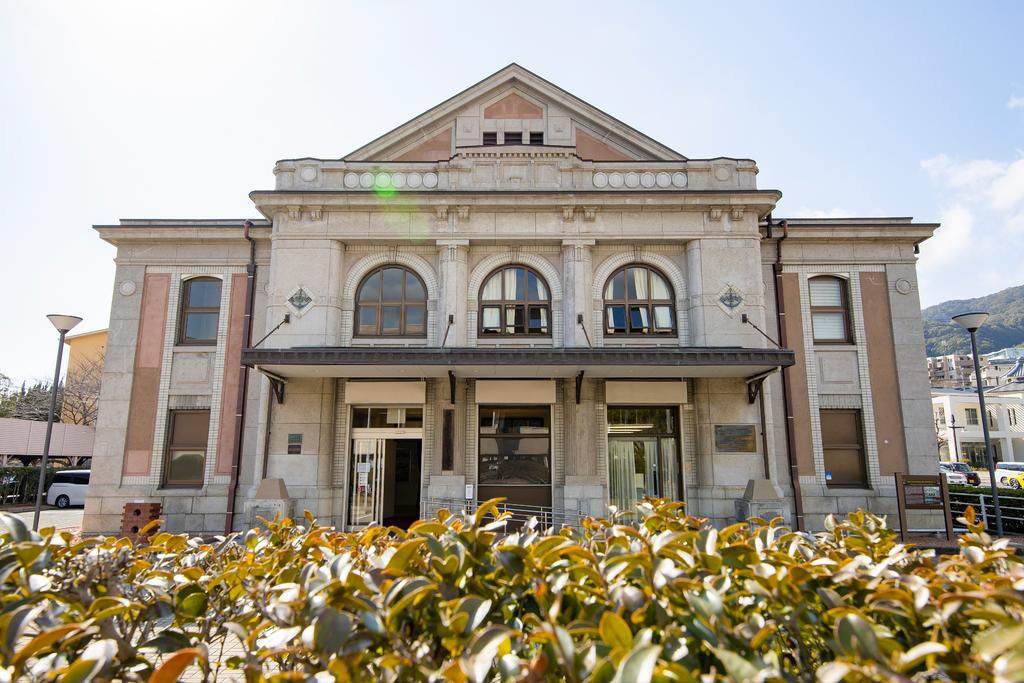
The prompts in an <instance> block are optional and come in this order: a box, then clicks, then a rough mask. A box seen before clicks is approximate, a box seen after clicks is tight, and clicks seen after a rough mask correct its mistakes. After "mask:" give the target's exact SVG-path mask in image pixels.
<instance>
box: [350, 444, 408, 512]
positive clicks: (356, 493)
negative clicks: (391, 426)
mask: <svg viewBox="0 0 1024 683" xmlns="http://www.w3.org/2000/svg"><path fill="white" fill-rule="evenodd" d="M422 455H423V442H422V440H421V439H418V438H417V439H409V438H389V437H356V438H353V439H352V468H351V471H350V473H349V499H348V505H349V509H348V526H349V527H350V528H351V527H365V526H368V525H370V524H373V523H378V524H383V525H385V526H397V527H401V528H403V529H407V528H408V527H409V525H410V524H412V523H413V522H414V521H416V520H417V519H419V516H420V470H421V467H422Z"/></svg>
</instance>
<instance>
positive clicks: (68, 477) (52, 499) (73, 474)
mask: <svg viewBox="0 0 1024 683" xmlns="http://www.w3.org/2000/svg"><path fill="white" fill-rule="evenodd" d="M87 488H89V470H61V471H60V472H57V473H56V474H54V475H53V481H52V482H51V483H50V488H49V489H47V491H46V504H47V505H56V506H57V507H59V508H66V507H69V506H71V505H85V490H86V489H87Z"/></svg>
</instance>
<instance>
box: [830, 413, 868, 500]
mask: <svg viewBox="0 0 1024 683" xmlns="http://www.w3.org/2000/svg"><path fill="white" fill-rule="evenodd" d="M821 446H822V449H823V451H824V456H825V483H826V484H827V485H828V486H832V487H837V488H839V487H854V488H863V487H866V486H867V485H868V468H867V462H866V461H865V458H864V434H863V429H862V427H861V417H860V411H859V410H833V409H828V410H822V411H821Z"/></svg>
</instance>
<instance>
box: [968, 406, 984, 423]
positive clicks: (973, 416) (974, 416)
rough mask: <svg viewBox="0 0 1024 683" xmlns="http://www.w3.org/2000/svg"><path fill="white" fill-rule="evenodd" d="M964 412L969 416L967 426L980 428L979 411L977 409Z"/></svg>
mask: <svg viewBox="0 0 1024 683" xmlns="http://www.w3.org/2000/svg"><path fill="white" fill-rule="evenodd" d="M964 412H965V413H966V414H967V424H969V425H974V426H978V425H979V424H981V423H980V422H978V409H977V408H965V409H964Z"/></svg>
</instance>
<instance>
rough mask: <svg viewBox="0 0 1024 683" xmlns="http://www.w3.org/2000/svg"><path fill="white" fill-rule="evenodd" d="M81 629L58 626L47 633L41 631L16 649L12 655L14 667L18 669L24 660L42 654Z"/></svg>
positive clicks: (74, 625) (74, 626)
mask: <svg viewBox="0 0 1024 683" xmlns="http://www.w3.org/2000/svg"><path fill="white" fill-rule="evenodd" d="M81 628H82V627H81V626H80V625H78V624H71V625H69V626H58V627H57V628H53V629H50V630H49V631H43V632H42V633H40V634H39V635H37V636H35V637H34V638H32V639H31V640H30V641H28V642H27V643H25V644H24V645H23V646H22V647H21V648H19V649H18V652H17V653H15V655H14V661H13V662H12V663H13V664H14V666H15V667H20V666H21V665H22V664H24V663H25V661H26V660H28V658H29V657H33V656H35V655H36V654H37V653H39V652H42V651H43V650H45V649H46V648H48V647H50V646H51V645H53V644H54V643H56V642H58V641H60V640H62V639H64V637H65V636H68V635H70V634H72V633H74V632H75V631H78V630H79V629H81Z"/></svg>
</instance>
